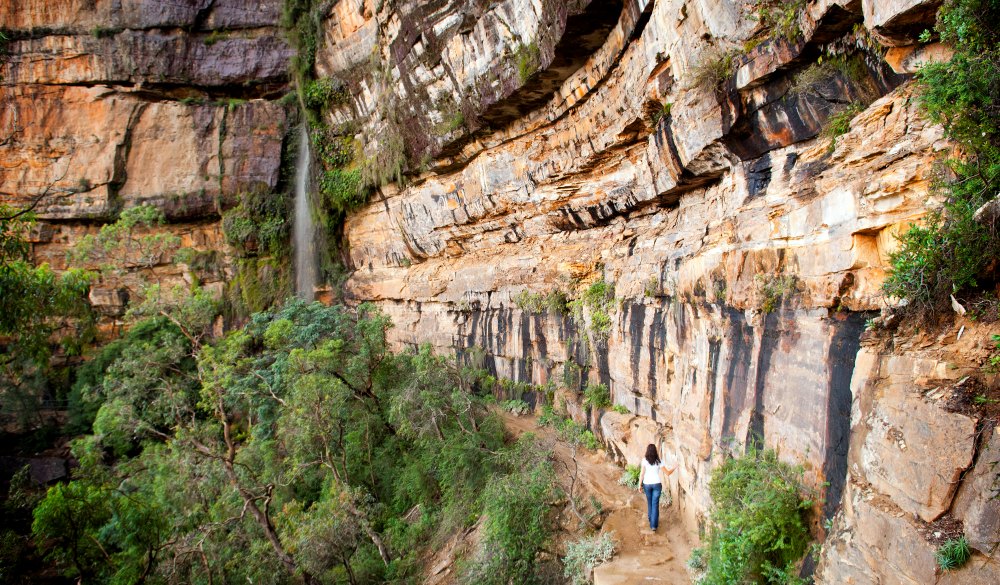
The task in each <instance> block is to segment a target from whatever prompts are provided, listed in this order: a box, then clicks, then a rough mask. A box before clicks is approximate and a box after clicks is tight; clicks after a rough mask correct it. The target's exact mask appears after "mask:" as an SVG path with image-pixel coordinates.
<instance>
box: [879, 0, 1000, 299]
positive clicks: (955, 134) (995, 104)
mask: <svg viewBox="0 0 1000 585" xmlns="http://www.w3.org/2000/svg"><path fill="white" fill-rule="evenodd" d="M998 23H1000V1H997V0H948V1H947V2H945V3H944V4H943V5H942V7H941V9H940V11H939V12H938V22H937V26H936V28H935V30H936V32H937V34H938V35H939V37H940V39H941V41H942V42H945V43H949V44H951V45H952V46H953V48H954V51H955V52H954V55H953V56H952V58H951V59H950V60H949V61H947V62H944V63H931V64H928V65H925V66H924V67H923V68H922V69H921V70H920V71H919V72H918V74H917V88H918V99H919V100H920V104H921V106H922V107H923V109H924V112H925V113H926V115H927V117H928V118H929V119H930V120H931V121H933V122H935V123H939V124H942V125H943V126H944V130H945V136H947V137H948V138H949V139H951V140H953V141H954V142H955V143H956V144H957V145H958V149H957V152H956V154H955V155H954V156H953V157H951V158H949V159H947V160H946V161H945V162H944V165H943V166H944V167H945V168H944V172H942V173H941V176H940V177H939V178H938V179H937V181H936V184H935V186H934V190H935V191H936V193H937V194H938V195H939V196H940V197H942V198H943V199H944V205H943V207H942V208H941V209H940V210H939V211H937V212H934V213H931V214H929V216H928V217H927V219H926V220H925V221H924V222H923V223H922V224H919V225H914V226H912V227H911V228H910V229H909V230H908V231H907V232H906V233H905V234H903V235H902V236H901V237H900V244H901V246H900V249H899V251H897V252H896V253H894V254H893V255H892V257H891V262H892V268H891V272H890V275H889V277H888V278H887V279H886V282H885V285H884V291H885V292H886V294H888V295H890V296H894V297H898V298H901V299H905V300H906V301H908V302H909V306H911V307H914V308H916V309H917V310H919V311H922V312H925V313H926V312H930V311H934V310H937V309H943V308H945V307H947V306H948V299H949V295H951V294H954V293H957V292H959V291H961V290H963V289H968V288H974V287H976V286H978V285H980V284H982V283H983V281H984V279H987V280H990V279H994V278H995V276H996V266H995V258H996V257H997V255H998V254H1000V235H998V232H997V220H998V215H1000V214H997V213H996V212H995V210H994V211H992V212H991V211H990V210H989V208H988V207H986V204H987V203H989V202H990V201H994V202H995V199H996V197H997V194H998V193H1000V24H998ZM930 37H931V35H930V33H929V32H928V33H925V35H924V36H923V38H924V39H925V40H929V39H930ZM994 204H995V203H994Z"/></svg>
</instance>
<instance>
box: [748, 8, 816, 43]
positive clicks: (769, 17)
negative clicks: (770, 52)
mask: <svg viewBox="0 0 1000 585" xmlns="http://www.w3.org/2000/svg"><path fill="white" fill-rule="evenodd" d="M805 6H806V0H758V1H757V3H756V6H755V8H754V14H753V16H752V17H753V18H754V19H755V20H757V22H759V23H760V24H761V25H762V26H763V28H764V30H765V31H767V38H768V39H777V38H784V39H786V40H788V41H794V40H795V39H796V38H797V37H798V36H799V35H801V34H802V29H801V28H800V27H799V14H800V13H801V12H802V10H803V9H804V8H805Z"/></svg>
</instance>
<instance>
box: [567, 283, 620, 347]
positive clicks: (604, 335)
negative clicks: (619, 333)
mask: <svg viewBox="0 0 1000 585" xmlns="http://www.w3.org/2000/svg"><path fill="white" fill-rule="evenodd" d="M566 308H567V310H568V311H569V312H570V314H571V315H572V317H573V321H574V322H575V323H576V324H577V325H578V326H580V327H583V326H584V325H585V324H586V318H585V316H584V313H589V315H590V333H591V334H592V335H593V336H594V338H595V339H597V340H598V341H607V339H608V337H609V336H610V335H611V326H612V322H611V315H609V312H610V311H613V310H614V308H615V286H614V284H612V283H610V282H607V281H605V280H604V279H601V280H599V281H597V282H595V283H593V284H591V285H590V286H589V287H588V288H587V290H585V291H584V292H583V295H582V296H581V297H580V298H578V299H576V300H573V301H570V302H568V303H566Z"/></svg>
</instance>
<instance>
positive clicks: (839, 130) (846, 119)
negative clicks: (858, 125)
mask: <svg viewBox="0 0 1000 585" xmlns="http://www.w3.org/2000/svg"><path fill="white" fill-rule="evenodd" d="M864 109H865V106H864V104H862V103H861V102H852V103H850V104H848V105H847V107H845V108H844V109H842V110H840V111H839V112H837V113H835V114H832V115H831V116H830V117H829V118H827V119H826V123H825V124H823V129H822V130H820V135H822V136H823V137H824V138H829V139H830V147H829V151H830V152H833V151H834V150H836V148H837V138H839V137H841V136H843V135H844V134H847V133H848V132H849V131H850V130H851V120H853V119H854V118H855V116H857V115H858V114H860V113H861V112H863V111H864Z"/></svg>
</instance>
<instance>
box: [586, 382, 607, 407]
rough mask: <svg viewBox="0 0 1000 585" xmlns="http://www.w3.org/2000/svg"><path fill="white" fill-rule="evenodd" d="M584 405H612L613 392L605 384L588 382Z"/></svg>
mask: <svg viewBox="0 0 1000 585" xmlns="http://www.w3.org/2000/svg"><path fill="white" fill-rule="evenodd" d="M583 405H584V406H588V407H590V408H597V409H601V408H607V407H609V406H611V392H609V391H608V387H607V386H606V385H604V384H587V387H586V388H584V390H583Z"/></svg>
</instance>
